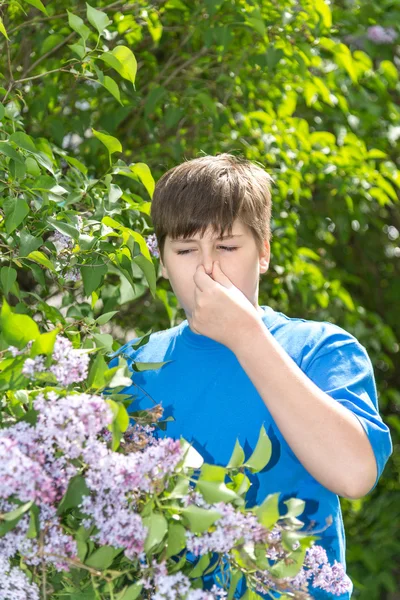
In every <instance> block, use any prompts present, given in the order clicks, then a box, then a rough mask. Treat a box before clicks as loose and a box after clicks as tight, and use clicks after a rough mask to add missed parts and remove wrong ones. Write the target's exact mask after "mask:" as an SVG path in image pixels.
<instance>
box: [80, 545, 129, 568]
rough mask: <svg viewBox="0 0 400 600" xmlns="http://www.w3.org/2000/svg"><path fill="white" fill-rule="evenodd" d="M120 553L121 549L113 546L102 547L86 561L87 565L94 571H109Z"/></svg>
mask: <svg viewBox="0 0 400 600" xmlns="http://www.w3.org/2000/svg"><path fill="white" fill-rule="evenodd" d="M120 553H121V549H118V548H113V547H112V546H102V547H101V548H99V549H98V550H95V552H93V554H91V555H90V556H89V558H88V559H86V562H85V565H87V566H88V567H93V568H94V569H103V570H104V569H107V568H108V567H109V566H110V565H111V564H112V562H113V560H114V558H115V557H116V556H117V555H118V554H120Z"/></svg>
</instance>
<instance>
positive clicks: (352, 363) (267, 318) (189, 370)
mask: <svg viewBox="0 0 400 600" xmlns="http://www.w3.org/2000/svg"><path fill="white" fill-rule="evenodd" d="M261 308H262V310H263V311H264V315H263V316H262V320H263V322H264V323H265V326H266V327H267V328H268V329H269V331H270V332H271V334H272V335H273V336H274V338H275V339H276V340H277V342H279V344H280V345H281V346H282V347H283V348H284V350H285V351H286V352H287V354H288V355H289V356H290V357H291V358H292V359H293V360H294V361H295V363H296V364H297V365H298V366H299V367H300V368H301V370H302V371H303V372H304V373H305V374H306V375H307V376H308V377H309V378H310V379H311V380H312V381H313V382H314V383H315V384H316V385H317V386H318V387H319V388H320V389H321V390H323V391H324V392H326V393H327V394H328V395H329V396H331V397H332V398H333V399H335V400H336V401H337V402H340V403H341V404H342V405H343V406H345V407H346V408H348V409H349V410H351V411H352V412H353V413H354V414H355V415H356V417H357V418H358V419H359V421H360V422H361V425H362V426H363V428H364V430H365V432H366V434H367V436H368V439H369V441H370V443H371V446H372V448H373V451H374V454H375V459H376V464H377V470H378V476H377V480H376V482H375V484H374V486H373V487H372V488H371V490H370V491H372V490H373V489H374V488H375V486H376V484H377V482H378V479H379V477H380V475H381V473H382V471H383V469H384V467H385V464H386V462H387V460H388V458H389V456H390V455H391V454H392V451H393V446H392V441H391V437H390V433H389V429H388V427H387V426H386V425H385V423H383V421H382V419H381V417H380V415H379V409H378V401H377V390H376V384H375V380H374V372H373V368H372V364H371V361H370V359H369V356H368V354H367V351H366V349H365V348H364V346H362V345H361V344H360V343H359V342H358V341H357V339H356V338H355V337H354V336H352V335H351V334H350V333H348V332H347V331H345V330H344V329H342V328H340V327H338V326H337V325H334V324H332V323H329V322H317V321H311V320H306V319H300V318H290V317H288V316H286V315H284V314H283V313H280V312H276V311H274V310H273V309H272V308H270V307H269V306H261ZM138 339H139V338H135V339H134V340H131V341H130V342H128V343H127V344H125V345H123V346H122V347H121V348H119V350H118V351H117V353H114V356H115V357H114V358H113V359H112V360H111V361H110V363H109V367H110V368H111V367H114V366H116V365H117V364H118V354H122V353H123V354H124V356H125V358H126V359H127V361H128V364H129V365H130V364H131V362H132V361H138V362H164V361H171V362H169V363H168V364H166V365H163V366H162V367H160V368H159V369H156V370H151V371H143V372H135V371H134V372H133V373H132V381H133V384H132V386H130V387H128V388H124V389H123V390H122V393H124V394H133V395H135V396H136V399H134V400H133V402H132V404H131V407H130V408H131V410H132V411H136V410H139V409H148V408H152V407H153V406H154V405H155V404H156V403H157V404H158V403H160V404H162V406H163V408H164V415H163V418H166V417H168V416H170V415H172V416H173V417H174V419H175V420H174V421H170V422H168V423H167V428H166V430H165V432H163V431H159V437H164V436H168V437H172V438H174V439H179V438H180V437H181V436H182V437H183V438H185V439H186V440H187V441H188V442H190V443H192V444H193V446H194V448H195V449H196V450H198V452H200V454H201V455H202V456H203V458H204V460H205V462H207V463H210V464H220V465H223V466H226V464H227V463H228V461H229V459H230V456H231V454H232V452H233V448H234V446H235V442H236V439H238V440H239V442H240V444H241V446H242V448H243V449H244V452H245V456H246V459H247V458H248V457H249V456H250V455H251V453H252V451H253V450H254V448H255V446H256V444H257V441H258V436H259V433H260V428H261V425H264V427H265V430H266V432H267V434H268V436H269V437H270V439H271V442H272V456H271V460H270V462H269V464H268V465H267V466H266V467H265V468H264V469H263V470H262V471H260V472H259V473H258V474H249V472H247V474H248V476H249V478H250V480H251V482H252V485H251V487H250V489H249V490H248V492H247V495H246V508H250V507H252V506H254V505H255V504H257V505H259V504H261V503H262V501H263V500H264V499H265V498H266V496H267V495H268V494H273V493H276V492H280V494H281V495H280V497H279V498H280V502H279V510H280V514H282V515H284V514H285V512H286V510H287V507H286V505H285V504H284V501H285V500H288V499H289V498H293V497H297V498H300V499H301V500H304V501H305V502H306V504H305V510H304V512H303V513H302V514H301V515H300V516H299V517H298V518H299V519H300V520H301V521H303V522H304V526H305V528H307V527H311V529H312V530H320V529H323V528H326V519H327V518H328V517H329V516H331V517H332V519H333V520H332V524H331V525H330V526H329V527H328V528H326V529H325V531H324V532H323V533H321V534H318V535H320V536H321V539H320V540H317V541H316V542H315V543H316V544H319V545H321V546H323V547H324V548H325V550H326V552H327V556H328V560H329V563H330V564H333V562H334V560H335V559H336V560H337V561H339V562H341V563H342V564H343V566H344V567H346V559H345V547H346V542H345V532H344V528H343V520H342V513H341V508H340V503H339V497H338V496H337V495H336V494H335V493H333V492H331V491H330V490H328V489H327V488H325V487H324V486H323V485H321V484H320V483H319V482H318V481H317V480H316V479H314V477H313V476H312V475H311V474H310V473H309V472H308V471H307V470H306V469H305V468H304V467H303V465H302V464H301V463H300V461H299V460H298V459H297V457H296V456H295V454H294V453H293V452H292V450H291V449H290V447H289V446H288V444H287V442H286V441H285V439H284V438H283V436H282V434H281V432H280V431H279V429H278V427H277V425H276V423H275V422H274V420H273V419H272V417H271V415H270V413H269V411H268V409H267V407H266V406H265V404H264V402H263V400H262V398H261V396H260V395H259V393H258V392H257V390H256V388H255V387H254V385H253V384H252V382H251V380H250V379H249V377H248V376H247V374H246V372H245V371H244V369H243V368H242V366H241V365H240V363H239V362H238V360H237V358H236V356H235V354H234V353H233V352H232V351H231V350H230V349H229V348H227V347H226V346H224V345H223V344H220V343H219V342H216V341H214V340H212V339H211V338H209V337H207V336H203V335H199V334H196V333H194V332H193V331H192V330H191V329H190V327H189V325H188V321H187V320H185V321H183V322H182V323H180V325H178V326H176V327H173V328H171V329H167V330H164V331H159V332H155V333H152V334H151V336H150V339H149V341H148V342H147V344H145V345H143V346H142V347H140V348H138V349H137V350H136V351H135V350H133V349H132V347H131V346H132V344H133V343H134V342H136V341H137V340H138ZM266 364H267V360H266ZM149 396H150V397H149ZM188 558H189V557H188ZM244 585H245V584H244V578H243V580H242V582H241V584H239V586H238V589H237V590H236V594H235V597H239V596H237V594H240V595H241V594H242V593H243V592H244V591H245V587H243V586H244ZM207 587H209V586H208V585H207ZM309 593H310V594H311V595H312V597H313V598H316V599H318V600H327V599H328V598H333V596H332V595H331V594H328V593H327V592H324V591H322V590H319V589H317V588H313V587H311V586H310V589H309ZM350 596H351V594H350V593H348V594H343V595H342V596H340V597H338V596H336V598H340V600H345V599H346V600H347V599H348V598H350ZM264 597H265V598H267V596H264ZM276 597H277V598H279V597H280V595H279V594H277V595H276Z"/></svg>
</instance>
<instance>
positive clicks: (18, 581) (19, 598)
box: [0, 555, 39, 600]
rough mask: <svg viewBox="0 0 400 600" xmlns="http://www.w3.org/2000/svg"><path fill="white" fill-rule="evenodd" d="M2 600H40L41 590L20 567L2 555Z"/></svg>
mask: <svg viewBox="0 0 400 600" xmlns="http://www.w3.org/2000/svg"><path fill="white" fill-rule="evenodd" d="M0 573H1V578H0V600H9V599H10V598H12V600H39V588H38V587H37V585H36V584H34V583H30V582H29V579H28V577H27V576H26V575H25V573H24V572H23V571H21V569H18V567H12V566H11V565H10V562H9V561H8V560H7V559H6V558H4V557H3V556H1V555H0Z"/></svg>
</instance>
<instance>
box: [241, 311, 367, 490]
mask: <svg viewBox="0 0 400 600" xmlns="http://www.w3.org/2000/svg"><path fill="white" fill-rule="evenodd" d="M232 351H233V352H234V354H235V355H236V358H237V359H238V361H239V363H240V365H241V366H242V368H243V369H244V371H245V372H246V374H247V375H248V377H249V379H250V380H251V382H252V383H253V385H254V387H255V388H256V389H257V391H258V393H259V394H260V396H261V398H262V400H263V401H264V403H265V405H266V407H267V408H268V410H269V412H270V414H271V416H272V418H273V419H274V421H275V423H276V424H277V426H278V428H279V430H280V431H281V433H282V435H283V437H284V438H285V440H286V442H287V443H288V445H289V446H290V448H291V449H292V451H293V452H294V454H295V455H296V456H297V458H298V459H299V461H300V462H301V463H302V465H303V466H304V467H305V469H307V471H308V472H309V473H310V474H311V475H312V476H313V477H314V478H315V479H316V480H317V481H319V482H320V483H321V484H322V485H323V486H325V487H326V488H328V489H329V490H331V491H332V492H334V493H336V494H338V495H339V496H344V497H347V498H352V499H355V498H360V497H362V496H364V495H365V494H367V493H368V492H369V491H370V490H371V488H372V487H373V485H374V483H375V481H376V478H377V466H376V460H375V456H374V452H373V450H372V447H371V444H370V442H369V440H368V437H367V435H366V433H365V431H364V429H363V427H362V425H361V423H360V421H359V420H358V419H357V417H356V416H355V415H354V414H353V413H352V412H351V411H350V410H348V409H347V408H346V407H344V406H342V405H341V404H340V403H339V402H337V401H336V400H334V399H333V398H331V397H330V396H329V395H328V394H326V393H325V392H323V391H322V390H321V389H320V388H319V387H318V386H317V385H316V384H315V383H314V382H313V381H312V380H311V379H310V378H309V377H307V375H306V374H305V373H303V371H302V370H301V369H300V367H298V366H297V364H296V363H295V362H294V360H293V359H292V358H291V357H290V356H289V355H288V354H287V353H286V352H285V350H284V349H283V348H282V346H280V344H279V343H278V342H277V341H276V340H275V338H274V337H273V335H272V334H271V333H270V331H269V330H268V329H267V328H266V327H265V325H264V324H263V323H258V324H255V327H254V329H252V330H251V331H248V333H247V334H246V336H245V337H244V338H243V337H242V338H241V340H240V343H238V344H236V347H235V348H233V349H232Z"/></svg>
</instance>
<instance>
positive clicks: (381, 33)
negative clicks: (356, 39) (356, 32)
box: [367, 25, 397, 44]
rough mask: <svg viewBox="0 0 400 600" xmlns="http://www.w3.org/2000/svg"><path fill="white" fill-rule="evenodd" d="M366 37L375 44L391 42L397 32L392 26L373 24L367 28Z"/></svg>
mask: <svg viewBox="0 0 400 600" xmlns="http://www.w3.org/2000/svg"><path fill="white" fill-rule="evenodd" d="M367 38H368V39H369V40H371V42H374V43H375V44H392V43H393V42H394V41H395V40H396V38H397V33H396V31H395V30H394V29H393V27H382V26H381V25H373V26H372V27H368V29H367Z"/></svg>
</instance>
